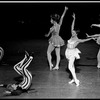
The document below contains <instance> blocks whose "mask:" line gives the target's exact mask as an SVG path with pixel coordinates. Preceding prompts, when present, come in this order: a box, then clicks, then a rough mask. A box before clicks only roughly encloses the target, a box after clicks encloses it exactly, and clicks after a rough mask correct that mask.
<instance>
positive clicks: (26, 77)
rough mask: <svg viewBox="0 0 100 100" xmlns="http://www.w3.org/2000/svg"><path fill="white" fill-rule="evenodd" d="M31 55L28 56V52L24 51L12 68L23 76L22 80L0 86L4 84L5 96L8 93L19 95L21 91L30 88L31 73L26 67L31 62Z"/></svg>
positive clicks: (8, 94)
mask: <svg viewBox="0 0 100 100" xmlns="http://www.w3.org/2000/svg"><path fill="white" fill-rule="evenodd" d="M32 59H33V56H29V54H28V52H27V51H26V52H25V57H24V59H22V60H21V61H20V62H19V63H17V64H16V65H15V66H14V70H15V71H16V72H17V73H18V74H19V75H21V76H23V80H22V82H20V83H16V84H8V85H3V84H1V85H0V86H6V90H5V92H4V95H5V96H10V95H20V94H21V93H23V92H27V91H28V90H29V89H30V86H31V84H32V74H31V73H30V72H29V71H28V70H27V67H28V66H29V64H30V63H31V61H32Z"/></svg>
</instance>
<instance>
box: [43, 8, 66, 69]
mask: <svg viewBox="0 0 100 100" xmlns="http://www.w3.org/2000/svg"><path fill="white" fill-rule="evenodd" d="M67 9H68V8H67V7H65V10H64V12H63V14H62V16H61V18H60V16H59V15H57V14H55V15H52V16H51V23H52V24H53V26H52V27H51V28H50V31H49V33H48V34H46V35H45V36H46V37H48V36H49V35H50V34H51V38H50V39H49V46H48V49H47V59H48V62H49V66H50V70H53V69H57V70H58V69H59V63H60V46H63V45H64V40H63V39H62V38H61V36H59V31H60V27H61V25H62V21H63V17H64V16H65V13H66V11H67ZM54 49H55V52H56V56H57V62H56V65H55V67H54V68H53V64H52V57H51V53H52V51H53V50H54Z"/></svg>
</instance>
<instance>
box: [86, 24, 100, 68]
mask: <svg viewBox="0 0 100 100" xmlns="http://www.w3.org/2000/svg"><path fill="white" fill-rule="evenodd" d="M93 26H95V27H100V24H92V25H91V28H92V27H93ZM86 35H87V37H92V38H94V40H95V41H96V43H97V44H98V45H100V34H94V35H88V34H86ZM97 68H100V49H99V51H98V54H97Z"/></svg>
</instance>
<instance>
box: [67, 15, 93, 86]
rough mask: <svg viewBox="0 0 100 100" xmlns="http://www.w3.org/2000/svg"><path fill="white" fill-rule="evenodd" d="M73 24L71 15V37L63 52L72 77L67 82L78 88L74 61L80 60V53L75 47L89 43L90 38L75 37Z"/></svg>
mask: <svg viewBox="0 0 100 100" xmlns="http://www.w3.org/2000/svg"><path fill="white" fill-rule="evenodd" d="M74 24H75V14H73V22H72V26H71V34H72V36H71V38H70V39H69V40H68V43H67V48H66V50H65V56H66V58H67V59H68V61H69V63H68V68H69V70H70V72H71V74H72V76H73V79H72V80H71V81H70V82H69V84H71V83H73V82H75V83H76V86H79V80H78V79H77V77H76V73H75V67H74V61H75V58H76V59H80V56H79V53H81V51H80V50H79V49H78V48H76V46H77V45H78V44H79V43H82V42H86V41H89V40H91V39H92V38H88V39H79V38H78V37H77V33H76V31H75V30H74Z"/></svg>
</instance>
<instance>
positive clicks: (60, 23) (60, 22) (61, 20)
mask: <svg viewBox="0 0 100 100" xmlns="http://www.w3.org/2000/svg"><path fill="white" fill-rule="evenodd" d="M67 10H68V7H66V6H65V9H64V12H63V14H62V16H61V18H60V21H59V25H60V26H61V25H62V22H63V18H64V16H65V13H66V11H67Z"/></svg>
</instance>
